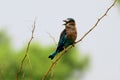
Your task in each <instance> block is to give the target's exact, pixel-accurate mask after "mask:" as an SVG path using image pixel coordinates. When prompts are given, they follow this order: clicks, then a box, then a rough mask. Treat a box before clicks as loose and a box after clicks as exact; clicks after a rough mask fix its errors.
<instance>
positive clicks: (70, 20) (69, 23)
mask: <svg viewBox="0 0 120 80" xmlns="http://www.w3.org/2000/svg"><path fill="white" fill-rule="evenodd" d="M63 22H65V24H64V25H65V26H66V27H67V26H68V27H69V26H75V20H74V19H73V18H67V19H66V20H63Z"/></svg>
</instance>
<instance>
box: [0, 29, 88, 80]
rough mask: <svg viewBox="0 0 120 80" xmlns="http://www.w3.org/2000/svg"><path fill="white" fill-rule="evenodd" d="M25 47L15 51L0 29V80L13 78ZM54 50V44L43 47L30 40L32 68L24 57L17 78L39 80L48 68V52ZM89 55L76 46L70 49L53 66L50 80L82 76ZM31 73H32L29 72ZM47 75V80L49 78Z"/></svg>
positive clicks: (73, 79) (71, 78)
mask: <svg viewBox="0 0 120 80" xmlns="http://www.w3.org/2000/svg"><path fill="white" fill-rule="evenodd" d="M26 47H27V43H26V46H24V47H23V48H22V49H21V50H19V51H16V50H14V49H13V48H12V46H11V39H10V37H9V36H8V35H7V34H6V32H4V31H0V80H15V79H16V75H17V72H18V68H19V67H20V64H21V60H22V59H23V57H24V55H25V50H26ZM54 50H55V46H50V45H48V46H47V45H46V47H43V46H42V45H41V44H38V43H37V42H32V43H31V45H30V48H29V57H30V61H31V64H32V70H31V68H30V64H29V63H28V58H26V59H25V62H24V64H23V69H22V71H21V73H20V75H19V80H40V79H41V78H42V77H43V76H44V74H45V73H46V71H47V70H48V68H49V67H50V64H51V60H50V59H48V56H49V54H50V53H51V52H52V51H54ZM89 60H90V57H89V56H88V55H85V54H82V53H81V52H80V51H78V49H77V46H75V47H74V48H72V49H70V50H69V51H68V52H67V54H65V55H64V56H63V57H62V59H61V60H60V61H59V62H58V64H57V65H56V67H55V68H54V74H53V77H52V80H75V79H76V77H82V76H84V72H85V71H86V69H87V68H88V65H89ZM31 73H32V74H31ZM75 73H79V75H78V74H77V76H76V75H75ZM50 77H51V76H50V75H48V78H47V80H49V79H50Z"/></svg>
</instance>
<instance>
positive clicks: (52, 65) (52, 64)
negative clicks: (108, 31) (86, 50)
mask: <svg viewBox="0 0 120 80" xmlns="http://www.w3.org/2000/svg"><path fill="white" fill-rule="evenodd" d="M116 1H117V0H115V1H114V2H113V3H112V5H111V6H110V7H109V8H108V9H107V10H106V11H105V13H104V14H103V15H102V16H101V17H100V18H99V19H98V20H97V21H96V23H95V24H94V26H92V28H90V29H89V30H88V31H87V32H86V33H85V34H84V35H83V36H82V37H81V38H80V39H79V40H78V41H76V42H75V43H74V44H73V45H75V44H77V43H79V42H81V41H82V40H83V39H84V38H85V37H86V36H87V35H88V34H89V33H90V32H91V31H92V30H93V29H94V28H95V27H96V26H97V25H98V23H99V22H100V21H101V20H102V19H103V18H104V17H105V16H106V15H107V13H108V12H109V10H110V9H111V8H112V7H113V6H114V5H115V3H116ZM70 48H72V45H70V46H69V47H67V48H66V49H65V50H63V51H62V52H61V55H60V56H58V57H57V58H56V60H55V61H54V62H53V63H51V65H50V67H49V69H48V71H47V72H46V74H45V75H44V76H43V78H42V80H46V78H47V76H48V74H49V73H50V71H51V70H52V69H53V67H54V66H55V65H56V64H57V62H58V61H59V60H60V58H61V57H62V56H63V55H64V54H65V53H66V51H67V50H69V49H70Z"/></svg>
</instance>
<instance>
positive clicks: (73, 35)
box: [66, 29, 77, 41]
mask: <svg viewBox="0 0 120 80" xmlns="http://www.w3.org/2000/svg"><path fill="white" fill-rule="evenodd" d="M66 34H67V39H69V40H73V41H74V40H75V39H76V37H77V32H76V29H72V30H71V29H68V30H66Z"/></svg>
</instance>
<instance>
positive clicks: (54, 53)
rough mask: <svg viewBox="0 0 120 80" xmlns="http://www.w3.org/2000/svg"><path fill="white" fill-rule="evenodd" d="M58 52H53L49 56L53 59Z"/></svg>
mask: <svg viewBox="0 0 120 80" xmlns="http://www.w3.org/2000/svg"><path fill="white" fill-rule="evenodd" d="M57 53H58V52H56V51H55V52H53V53H52V54H51V55H50V56H49V57H48V58H51V60H52V59H53V58H54V57H55V56H56V54H57Z"/></svg>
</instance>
